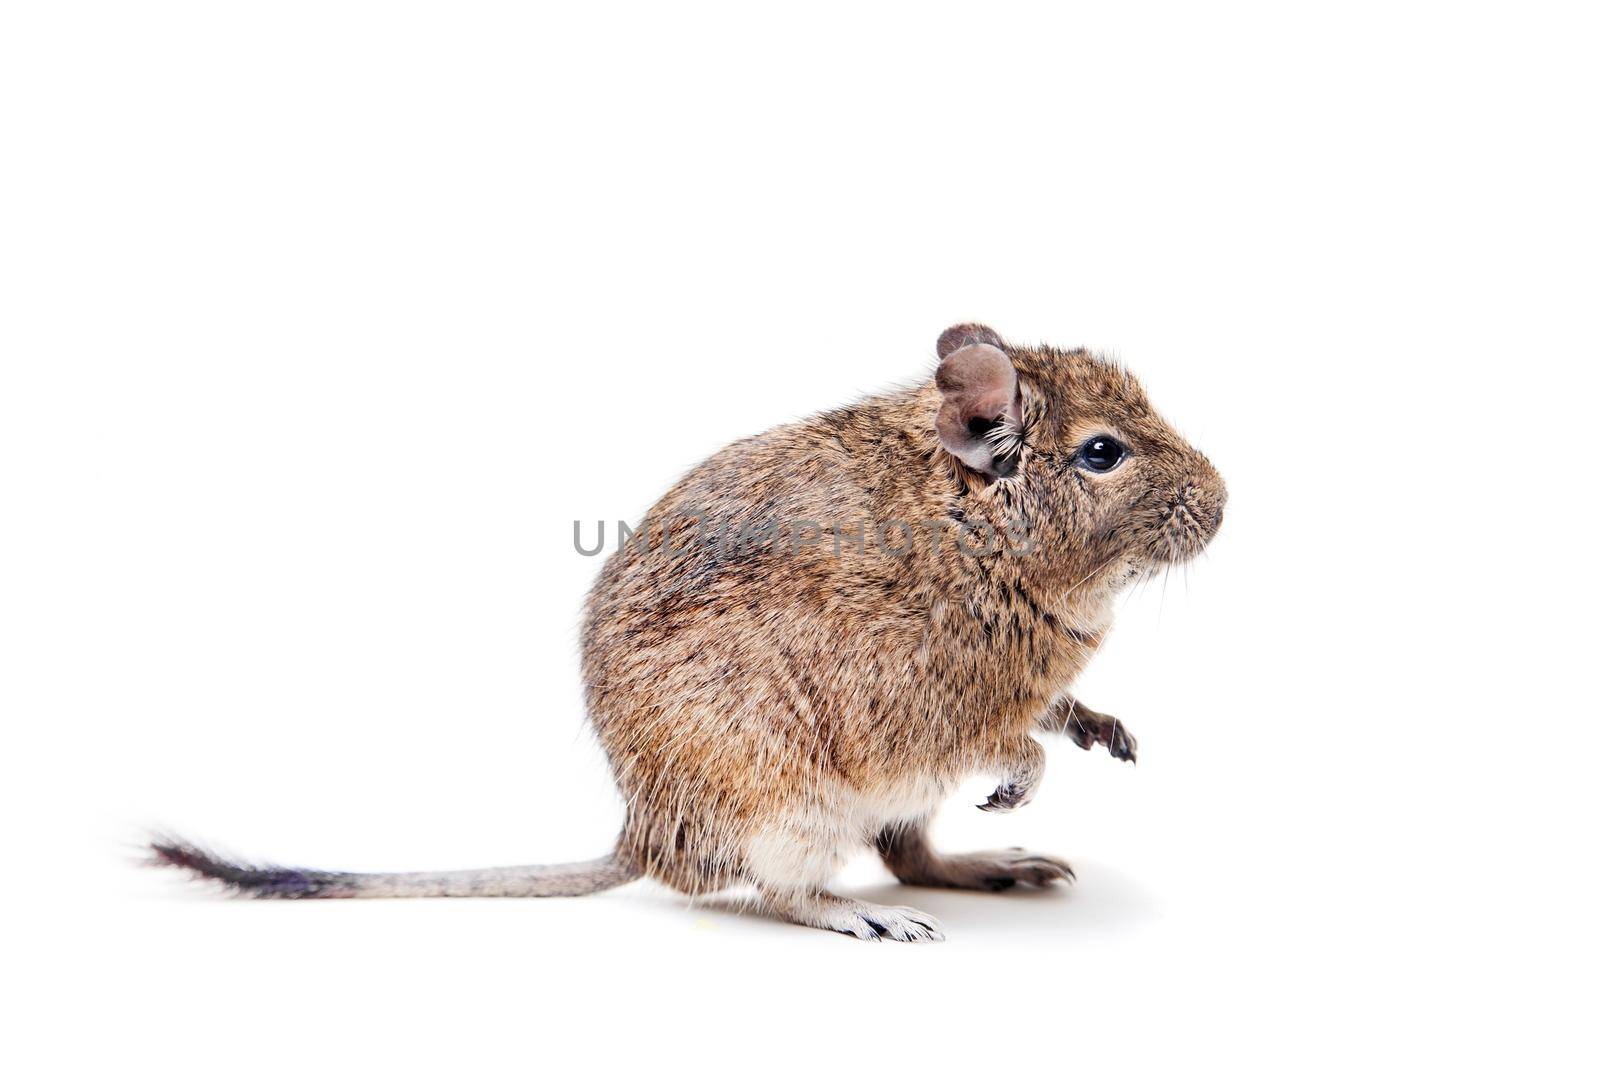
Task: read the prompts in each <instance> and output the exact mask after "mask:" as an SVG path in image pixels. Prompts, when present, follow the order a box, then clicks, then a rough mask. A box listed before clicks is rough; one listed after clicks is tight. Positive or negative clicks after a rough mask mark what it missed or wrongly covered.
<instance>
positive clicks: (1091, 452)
mask: <svg viewBox="0 0 1600 1066" xmlns="http://www.w3.org/2000/svg"><path fill="white" fill-rule="evenodd" d="M1127 454H1128V449H1127V448H1125V447H1123V445H1122V442H1121V441H1119V440H1117V439H1116V438H1115V437H1091V438H1090V439H1088V440H1086V441H1084V442H1083V447H1081V448H1079V449H1078V465H1079V466H1082V467H1085V468H1087V469H1089V470H1093V471H1094V472H1095V473H1096V474H1104V473H1107V472H1108V471H1111V470H1115V469H1116V468H1117V464H1118V463H1120V462H1122V457H1123V456H1125V455H1127Z"/></svg>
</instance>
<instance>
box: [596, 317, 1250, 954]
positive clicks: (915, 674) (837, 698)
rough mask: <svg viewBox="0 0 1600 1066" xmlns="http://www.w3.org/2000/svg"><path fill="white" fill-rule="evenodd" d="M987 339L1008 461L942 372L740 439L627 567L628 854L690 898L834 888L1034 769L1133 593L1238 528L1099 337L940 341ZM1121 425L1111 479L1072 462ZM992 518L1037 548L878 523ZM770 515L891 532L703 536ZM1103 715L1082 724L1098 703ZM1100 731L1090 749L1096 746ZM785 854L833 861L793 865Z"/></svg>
mask: <svg viewBox="0 0 1600 1066" xmlns="http://www.w3.org/2000/svg"><path fill="white" fill-rule="evenodd" d="M974 344H976V345H979V346H982V345H994V346H997V347H999V348H1000V349H1001V350H1002V351H1003V352H1004V353H1005V355H1007V356H1008V357H1009V358H1010V360H1011V362H1012V365H1013V366H1014V368H1015V370H1016V374H1017V380H1018V392H1019V397H1018V400H1019V401H1020V403H1019V409H1020V425H1019V426H1013V427H1011V429H1012V430H1013V431H1018V432H1020V434H1021V439H1022V445H1021V450H1020V461H1019V462H1018V464H1017V465H1016V468H1015V472H1014V473H1013V474H1012V475H1011V476H1009V477H992V476H987V475H986V472H985V471H982V470H976V469H973V468H972V466H970V465H966V464H963V463H962V462H961V461H959V460H957V459H956V458H955V457H954V456H953V455H952V454H951V451H950V450H948V449H947V448H946V447H942V446H941V443H940V434H939V432H937V431H936V428H935V427H936V424H937V423H938V422H939V418H940V414H941V410H947V409H948V404H949V403H950V402H953V401H952V400H951V398H950V397H949V396H946V395H942V394H941V391H940V387H939V384H943V382H941V383H939V384H936V383H935V382H934V381H932V380H929V381H928V382H927V383H925V384H923V385H922V386H920V387H916V388H911V389H907V390H904V391H900V392H895V393H892V394H890V395H886V396H882V397H877V398H872V399H868V400H864V401H862V402H860V403H857V404H854V405H852V406H849V407H846V408H843V409H841V410H838V411H833V412H830V413H827V414H822V415H818V416H816V417H813V418H810V419H808V420H806V421H803V422H800V423H797V424H794V425H789V426H783V427H780V428H778V429H774V430H771V431H769V432H767V433H763V434H761V435H760V436H757V437H753V438H750V439H748V440H743V441H740V442H738V443H736V444H733V445H730V446H729V447H727V448H725V449H723V450H722V451H720V452H718V453H717V454H716V455H714V456H712V457H711V458H710V459H708V460H706V461H705V462H704V463H702V464H701V465H700V466H698V467H697V468H696V469H695V470H693V471H692V472H691V473H689V474H688V475H687V476H686V477H685V478H684V479H683V480H682V481H681V482H679V483H678V484H677V485H676V486H675V487H674V488H673V489H672V490H671V491H670V492H668V493H667V495H666V496H665V497H664V498H663V499H662V500H661V501H660V502H659V503H657V504H656V506H655V507H653V508H652V509H651V510H650V512H649V515H648V517H647V519H646V522H645V524H644V526H643V527H642V528H643V529H644V530H646V533H645V534H644V535H643V536H642V537H641V538H640V539H639V540H637V541H635V542H634V543H633V544H632V545H630V546H629V547H628V548H627V549H625V550H622V551H619V552H617V553H616V554H614V555H613V556H612V557H611V558H610V559H609V560H608V561H607V563H606V565H605V567H604V569H603V570H602V572H601V574H600V577H599V579H598V581H597V582H596V584H595V586H594V589H593V591H592V593H591V594H590V597H589V601H588V609H587V616H586V621H585V625H584V631H583V669H584V680H585V684H586V689H587V694H588V704H589V713H590V716H591V718H592V720H593V722H594V725H595V727H596V729H597V731H598V733H599V736H600V739H601V741H602V743H603V745H604V747H605V749H606V751H607V753H608V755H609V757H610V761H611V766H612V769H613V771H614V772H615V774H616V777H617V781H618V783H619V785H620V787H621V788H622V791H623V794H624V797H625V799H626V801H627V805H628V813H627V820H626V824H625V826H624V829H623V832H622V836H621V841H620V843H619V846H618V854H619V857H621V858H623V859H625V860H626V861H628V862H630V863H632V864H633V865H634V866H635V867H636V868H638V869H639V870H642V871H643V872H645V873H647V874H649V875H650V876H653V877H656V878H657V879H659V880H661V881H663V882H665V883H667V884H669V885H671V886H673V887H674V888H677V889H680V890H682V891H684V892H689V893H701V892H708V891H712V890H715V889H718V888H721V887H723V886H725V885H729V884H733V883H741V882H754V883H756V884H758V885H760V886H762V887H763V888H764V889H766V890H768V893H769V898H774V899H776V898H781V897H782V896H783V894H784V893H796V892H804V891H806V890H807V889H808V888H811V889H816V888H820V884H821V880H820V877H821V876H824V875H825V872H826V871H828V870H830V869H831V868H832V867H834V866H836V865H837V864H838V863H839V862H841V861H843V859H844V858H845V857H846V856H847V855H848V853H849V851H850V850H851V849H852V848H855V847H865V846H868V845H869V844H870V843H871V841H872V840H873V839H874V837H875V836H876V835H878V834H880V833H882V832H883V831H884V830H885V829H891V830H892V829H894V828H895V827H900V831H901V832H906V831H917V832H920V830H919V829H917V827H918V826H919V825H920V823H921V821H922V820H923V819H925V818H926V817H927V816H928V815H929V814H931V812H932V810H933V807H934V806H935V805H936V804H937V803H938V801H939V800H940V799H941V798H943V797H944V796H946V795H948V793H949V792H950V791H951V789H952V788H953V787H954V786H955V784H956V783H957V782H959V781H960V780H961V779H962V778H963V777H966V776H968V775H970V774H973V773H982V772H992V773H996V774H997V775H1001V776H1005V777H1010V776H1012V771H1013V770H1014V769H1015V768H1017V767H1026V766H1028V765H1029V764H1030V762H1033V761H1036V759H1037V757H1038V755H1039V753H1038V752H1037V744H1036V742H1034V741H1033V740H1032V739H1031V735H1030V734H1031V733H1032V732H1033V731H1035V730H1037V729H1041V728H1053V729H1069V728H1070V726H1071V724H1072V723H1073V722H1074V719H1073V718H1072V716H1070V715H1069V714H1067V713H1065V711H1064V709H1063V708H1064V704H1063V703H1062V702H1061V701H1062V700H1063V698H1064V696H1065V693H1066V692H1067V691H1068V688H1069V686H1070V685H1071V683H1072V681H1073V679H1074V678H1075V677H1076V676H1077V674H1078V673H1079V671H1081V670H1082V669H1083V666H1084V664H1085V663H1087V662H1088V660H1089V658H1090V656H1091V655H1093V654H1094V651H1095V649H1096V647H1097V646H1098V645H1099V643H1100V640H1101V638H1102V637H1103V635H1104V633H1105V629H1106V627H1107V626H1108V625H1109V622H1110V616H1109V607H1110V604H1111V600H1112V598H1113V597H1114V594H1115V593H1116V591H1117V590H1118V589H1120V588H1121V587H1123V586H1124V585H1125V584H1126V583H1127V582H1128V581H1130V580H1131V579H1132V578H1134V577H1137V576H1139V575H1141V574H1147V573H1150V572H1152V571H1154V570H1155V569H1158V568H1160V567H1162V566H1164V565H1166V564H1168V563H1171V562H1175V561H1182V560H1185V559H1187V558H1189V557H1191V556H1192V555H1193V554H1195V553H1196V552H1198V551H1199V550H1201V549H1202V548H1203V547H1204V545H1205V543H1206V542H1207V541H1208V540H1209V539H1210V537H1211V536H1212V535H1213V534H1214V532H1215V530H1216V528H1217V525H1218V523H1219V522H1220V520H1221V513H1222V505H1223V501H1224V497H1225V493H1224V489H1223V485H1222V481H1221V479H1220V478H1219V477H1218V475H1217V473H1216V471H1215V470H1214V469H1213V468H1212V467H1211V464H1210V463H1209V462H1207V460H1206V459H1205V458H1204V457H1203V456H1202V455H1200V454H1199V453H1198V452H1197V451H1195V450H1194V449H1193V448H1192V447H1190V446H1189V445H1188V444H1186V443H1185V442H1184V441H1183V440H1182V439H1181V438H1180V437H1179V436H1178V435H1177V434H1176V433H1175V432H1174V431H1173V430H1172V429H1171V428H1170V427H1169V426H1168V425H1167V424H1166V423H1165V422H1164V421H1162V420H1161V419H1160V418H1159V417H1158V416H1157V415H1156V414H1155V413H1154V411H1153V410H1152V409H1151V407H1150V405H1149V403H1148V401H1147V399H1146V397H1145V393H1144V390H1143V389H1142V388H1141V387H1140V386H1139V384H1138V383H1137V382H1136V381H1135V380H1134V379H1133V378H1132V377H1131V376H1129V375H1128V374H1127V373H1126V372H1125V371H1123V370H1122V369H1121V368H1119V367H1117V366H1116V365H1114V364H1113V363H1111V362H1109V361H1107V360H1105V359H1103V358H1100V357H1097V356H1095V355H1092V354H1090V353H1088V352H1086V351H1083V350H1075V351H1059V350H1056V349H1053V348H1048V347H1021V346H1015V345H1005V344H1003V342H1001V340H1000V338H999V337H998V336H997V335H996V334H995V333H994V332H993V331H992V330H989V329H987V327H980V326H961V327H955V328H953V329H951V330H948V331H946V333H945V335H944V336H943V337H941V339H940V343H939V346H938V350H939V353H940V355H941V356H942V357H944V358H946V359H949V358H951V357H952V356H954V357H956V358H960V355H959V353H961V352H963V351H967V352H971V351H974V349H973V348H971V347H968V346H969V345H974ZM983 387H984V388H985V389H992V388H993V381H992V379H991V378H986V379H985V381H984V382H983ZM958 399H959V398H958ZM963 417H965V415H963ZM1100 432H1109V433H1112V434H1114V435H1116V436H1117V437H1118V438H1120V439H1121V440H1122V441H1124V442H1125V443H1126V444H1127V445H1129V446H1130V448H1131V453H1130V455H1129V456H1128V458H1127V459H1126V460H1125V461H1124V462H1123V464H1122V465H1121V466H1120V467H1119V468H1117V469H1116V470H1113V471H1112V472H1110V473H1108V474H1102V475H1096V474H1093V473H1090V472H1087V471H1085V470H1083V469H1081V468H1079V467H1078V466H1075V465H1073V463H1072V457H1073V455H1074V451H1075V449H1076V448H1077V447H1078V445H1079V444H1080V443H1081V442H1082V441H1083V440H1084V439H1086V438H1087V437H1090V436H1092V435H1094V434H1095V433H1100ZM979 519H982V520H986V521H987V522H988V523H989V525H990V526H991V527H992V528H994V529H997V530H1005V529H1007V528H1010V527H1011V526H1012V523H1025V524H1026V528H1027V530H1028V535H1029V536H1030V537H1031V538H1032V540H1033V542H1034V549H1033V551H1032V552H1031V553H1028V554H1011V553H1007V552H996V553H993V554H988V555H982V556H979V555H968V554H963V553H962V552H959V551H957V550H953V547H952V544H951V542H950V538H951V537H952V533H950V532H949V531H946V532H944V533H943V534H941V536H942V537H943V538H944V541H945V542H944V543H943V544H942V546H941V550H938V551H929V550H927V548H926V547H925V543H923V544H919V546H918V547H917V549H916V550H911V551H906V552H903V553H900V554H894V553H891V552H890V551H887V550H882V549H881V548H880V546H879V545H878V544H876V543H875V540H874V538H873V536H872V533H871V528H872V527H873V526H874V524H875V523H878V522H882V521H885V520H901V521H905V522H909V523H910V524H911V526H912V527H913V529H919V528H920V527H919V523H921V522H924V521H926V522H930V523H938V522H941V521H942V522H944V523H946V524H947V525H948V524H949V523H952V522H958V523H963V524H966V523H972V522H976V521H977V520H979ZM767 520H776V521H778V522H796V521H815V522H818V523H820V524H821V525H822V526H823V527H825V528H827V529H829V530H831V529H833V528H839V529H843V530H844V531H846V532H851V531H854V530H855V529H856V528H857V527H858V523H861V522H862V521H863V520H864V521H865V523H866V525H867V528H868V534H867V544H866V546H865V548H864V549H863V548H862V547H861V546H859V545H857V544H854V543H852V542H850V541H849V540H844V541H842V542H841V545H840V550H839V551H837V553H836V551H835V540H834V536H833V534H832V532H831V531H830V532H828V533H826V534H825V535H824V536H823V537H822V539H821V543H819V544H816V545H815V546H811V547H808V548H800V549H795V550H791V551H781V550H773V549H772V548H770V547H763V546H761V545H749V544H738V545H733V546H729V545H727V544H721V545H718V544H716V543H713V542H707V541H699V542H696V541H693V540H691V539H690V538H689V534H690V533H691V532H693V531H696V530H699V531H701V532H704V531H707V530H711V529H718V528H728V529H737V528H738V527H739V525H740V523H741V522H743V523H746V524H747V525H751V526H754V525H758V524H759V523H761V522H763V521H767ZM896 528H897V529H898V528H899V527H896ZM918 535H919V536H920V537H924V538H925V537H926V536H927V534H924V533H919V534H918ZM664 537H665V538H666V543H665V546H663V538H664ZM645 544H648V545H649V546H650V547H651V549H652V550H640V548H641V546H643V545H645ZM891 546H893V547H897V546H898V545H897V544H892V545H891ZM674 548H676V549H678V551H676V552H675V551H673V550H670V549H674ZM1084 714H1085V715H1086V716H1087V717H1086V718H1083V719H1078V720H1076V721H1077V722H1078V723H1079V729H1080V730H1082V728H1083V727H1082V725H1081V723H1082V722H1083V721H1088V720H1091V719H1094V720H1098V719H1100V717H1101V716H1096V715H1092V713H1090V712H1087V711H1086V710H1085V712H1084ZM1104 721H1107V722H1111V721H1114V720H1112V719H1105V720H1104ZM1100 731H1101V730H1100V729H1099V727H1098V726H1096V727H1095V728H1090V729H1087V730H1084V731H1081V732H1074V737H1075V739H1078V740H1079V743H1084V739H1083V738H1084V737H1088V738H1089V743H1091V744H1092V743H1093V742H1094V739H1096V738H1098V737H1099V735H1100ZM1102 742H1105V741H1104V740H1103V741H1102ZM1108 746H1109V745H1108ZM1023 791H1024V792H1025V791H1026V790H1025V789H1024V790H1023ZM997 794H998V793H997ZM880 808H881V809H880ZM874 818H876V819H878V821H877V824H876V825H871V824H867V823H869V822H871V821H872V820H873V819H874ZM774 841H775V842H774ZM774 848H777V849H782V848H791V849H814V851H815V853H816V854H815V855H811V856H806V857H803V858H801V857H796V858H795V860H794V861H793V862H792V863H791V862H784V861H776V860H775V859H774V850H773V849H774ZM918 848H921V845H918ZM918 848H912V849H911V851H910V852H909V853H911V854H918V855H920V854H921V851H919V850H918ZM902 850H903V851H904V849H902ZM922 850H926V849H925V848H922ZM779 854H781V851H780V852H779ZM886 854H888V853H887V852H886ZM901 861H902V863H904V862H905V861H908V860H904V859H902V860H901ZM985 876H986V877H987V878H988V880H989V881H990V882H993V881H994V880H995V878H996V877H997V876H999V875H995V874H994V873H993V871H987V873H986V874H985ZM829 899H830V901H831V900H833V899H834V898H833V897H829ZM846 902H848V901H846ZM830 905H831V904H830ZM780 909H784V908H782V907H780ZM799 920H805V919H804V918H801V919H799ZM816 924H822V923H816ZM835 927H837V926H835Z"/></svg>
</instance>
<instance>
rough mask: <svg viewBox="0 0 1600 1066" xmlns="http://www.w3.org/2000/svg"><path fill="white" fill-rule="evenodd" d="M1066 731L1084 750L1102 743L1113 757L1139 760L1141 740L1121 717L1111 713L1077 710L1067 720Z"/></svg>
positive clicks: (1132, 760) (1132, 761) (1129, 760)
mask: <svg viewBox="0 0 1600 1066" xmlns="http://www.w3.org/2000/svg"><path fill="white" fill-rule="evenodd" d="M1066 733H1067V736H1069V737H1071V738H1072V742H1073V743H1074V744H1076V745H1078V747H1080V748H1082V749H1083V750H1084V751H1088V750H1089V749H1091V748H1093V747H1094V746H1095V745H1096V744H1100V745H1103V746H1104V747H1105V749H1106V750H1107V751H1109V752H1110V753H1111V757H1112V758H1113V759H1121V760H1122V761H1123V762H1131V763H1137V762H1138V761H1139V742H1138V741H1137V740H1134V739H1133V734H1132V733H1130V732H1128V727H1127V726H1125V725H1123V724H1122V720H1121V719H1118V718H1113V717H1111V716H1110V715H1109V714H1095V713H1094V712H1092V711H1083V710H1080V711H1076V712H1074V713H1073V715H1072V716H1071V717H1070V718H1069V719H1068V720H1067V726H1066Z"/></svg>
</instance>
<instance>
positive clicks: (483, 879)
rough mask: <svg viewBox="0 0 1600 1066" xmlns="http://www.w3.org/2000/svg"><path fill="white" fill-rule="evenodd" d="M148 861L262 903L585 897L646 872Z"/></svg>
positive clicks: (161, 845)
mask: <svg viewBox="0 0 1600 1066" xmlns="http://www.w3.org/2000/svg"><path fill="white" fill-rule="evenodd" d="M150 862H151V864H152V865H155V866H173V867H177V868H178V869H181V870H188V871H189V872H191V873H193V874H195V875H196V876H198V877H202V878H206V879H207V880H211V881H217V882H220V883H222V884H224V885H227V886H228V887H229V888H231V889H233V890H234V891H236V892H237V893H238V894H239V895H242V896H252V897H255V898H256V899H356V898H372V897H399V896H587V895H589V894H590V893H592V892H603V891H605V890H606V889H608V888H615V887H617V886H618V885H625V884H627V883H628V882H629V881H634V880H637V879H638V878H639V877H640V872H639V871H638V870H636V869H635V868H634V867H633V865H632V864H631V863H629V862H627V861H626V860H623V859H620V858H618V857H617V856H616V855H615V854H612V855H607V856H606V857H605V858H603V859H593V860H591V861H589V862H572V863H562V864H560V865H554V866H500V867H493V868H490V869H486V870H451V871H449V872H443V873H410V874H357V873H342V872H339V871H336V870H301V869H295V868H292V867H287V866H251V865H247V864H244V863H237V862H231V861H229V860H227V859H224V858H222V857H220V856H218V855H215V854H213V853H212V852H209V851H207V850H205V849H204V848H201V847H197V846H195V845H194V844H190V843H188V842H187V841H183V840H177V839H175V838H170V837H163V838H160V839H157V840H155V841H153V842H152V843H151V844H150Z"/></svg>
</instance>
